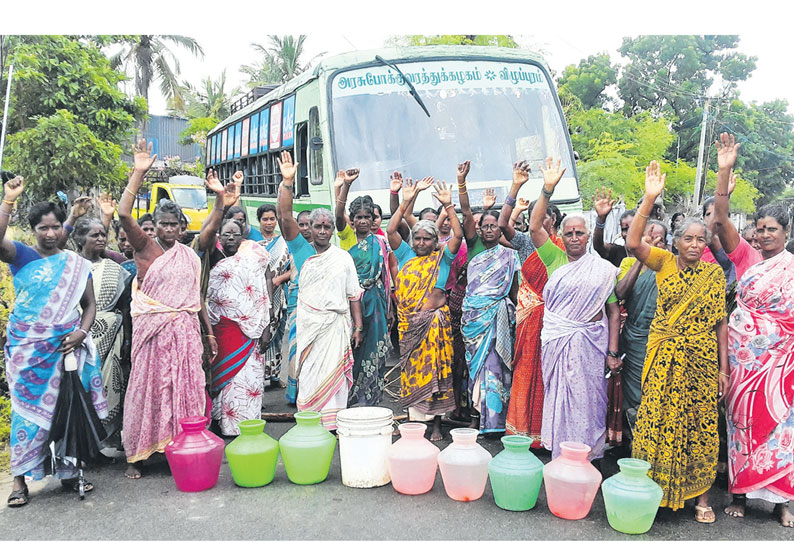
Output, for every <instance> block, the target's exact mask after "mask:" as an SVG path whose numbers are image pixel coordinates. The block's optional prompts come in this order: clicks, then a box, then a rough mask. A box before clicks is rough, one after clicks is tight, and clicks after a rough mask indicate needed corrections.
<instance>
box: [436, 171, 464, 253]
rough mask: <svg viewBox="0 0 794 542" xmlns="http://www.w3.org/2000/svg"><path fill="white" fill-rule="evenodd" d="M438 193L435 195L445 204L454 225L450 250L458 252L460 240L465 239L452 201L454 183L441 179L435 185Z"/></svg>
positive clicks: (451, 223)
mask: <svg viewBox="0 0 794 542" xmlns="http://www.w3.org/2000/svg"><path fill="white" fill-rule="evenodd" d="M435 190H436V193H435V194H433V196H434V197H435V198H436V199H437V200H438V202H439V203H440V204H441V205H443V206H444V209H445V210H446V211H447V214H448V215H449V225H450V226H451V227H452V237H451V238H450V240H449V241H448V242H447V247H448V248H449V252H450V253H452V254H457V253H458V249H459V248H460V242H461V241H462V240H463V228H461V226H460V220H458V214H457V213H456V212H455V204H454V203H452V185H448V184H447V183H445V182H443V181H439V182H437V183H436V185H435Z"/></svg>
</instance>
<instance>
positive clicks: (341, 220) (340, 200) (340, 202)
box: [336, 168, 359, 231]
mask: <svg viewBox="0 0 794 542" xmlns="http://www.w3.org/2000/svg"><path fill="white" fill-rule="evenodd" d="M358 174H359V170H358V168H352V169H348V170H345V171H341V170H340V171H338V172H337V173H336V178H337V179H340V178H341V179H342V185H341V186H340V187H339V194H338V195H337V196H336V231H342V230H344V229H345V227H346V226H347V217H346V216H345V204H346V203H347V194H348V193H349V192H350V186H351V185H352V184H353V181H355V180H356V179H358Z"/></svg>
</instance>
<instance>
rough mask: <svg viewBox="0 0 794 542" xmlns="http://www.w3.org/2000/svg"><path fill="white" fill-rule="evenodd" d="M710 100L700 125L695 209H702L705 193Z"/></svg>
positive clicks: (693, 199) (704, 108) (706, 102)
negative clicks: (705, 157)
mask: <svg viewBox="0 0 794 542" xmlns="http://www.w3.org/2000/svg"><path fill="white" fill-rule="evenodd" d="M709 102H710V100H709V98H708V97H707V98H706V101H705V103H704V104H703V122H701V124H700V148H699V149H698V167H697V173H695V193H694V194H693V195H692V203H693V204H694V206H695V209H697V208H698V207H700V199H701V195H702V192H703V176H704V175H703V174H704V171H703V155H704V154H705V152H706V119H707V118H708V116H709Z"/></svg>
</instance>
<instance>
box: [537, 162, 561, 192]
mask: <svg viewBox="0 0 794 542" xmlns="http://www.w3.org/2000/svg"><path fill="white" fill-rule="evenodd" d="M561 163H562V160H557V163H556V164H555V163H554V159H553V158H552V157H551V156H549V157H548V158H546V167H545V168H544V167H543V166H541V167H540V171H541V172H543V187H544V188H545V189H546V190H548V191H549V192H552V191H553V190H554V189H555V188H556V187H557V183H559V182H560V179H562V176H563V174H564V173H565V168H562V169H560V164H561Z"/></svg>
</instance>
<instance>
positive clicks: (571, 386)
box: [538, 241, 617, 459]
mask: <svg viewBox="0 0 794 542" xmlns="http://www.w3.org/2000/svg"><path fill="white" fill-rule="evenodd" d="M547 245H550V248H552V249H554V251H556V252H557V253H558V254H559V256H558V258H559V260H558V261H562V258H565V260H566V261H567V256H565V253H564V252H563V251H562V250H561V249H560V248H558V247H557V246H555V245H553V244H552V243H551V241H547ZM547 245H544V247H546V246H547ZM544 247H540V248H539V249H538V251H539V252H538V255H539V256H540V257H541V258H542V259H544V260H545V256H544V253H547V250H546V249H545V248H544ZM560 253H561V254H560ZM544 263H545V262H544ZM546 266H547V270H548V269H549V264H548V263H546ZM616 275H617V269H616V268H615V266H613V265H612V264H611V263H609V262H608V261H606V260H603V259H601V258H599V257H598V256H595V255H593V254H589V253H588V254H585V255H584V256H582V257H581V258H579V259H578V260H576V261H573V262H569V263H565V264H563V265H561V266H560V267H558V268H557V269H556V270H552V271H551V273H550V275H549V279H548V281H547V282H546V286H545V287H544V288H543V299H544V300H545V303H546V309H545V312H544V314H543V329H542V330H541V332H540V340H541V345H542V346H541V363H542V366H543V391H544V397H543V424H542V427H541V440H542V443H543V446H544V447H545V448H546V449H548V450H551V451H552V458H556V457H557V456H558V455H559V454H560V444H561V443H563V442H566V441H574V442H581V443H583V444H586V445H588V446H590V448H591V451H590V459H597V458H600V457H602V456H603V455H604V447H605V442H606V417H607V381H606V380H605V379H604V361H605V360H606V355H607V347H608V345H609V325H608V321H607V317H606V313H605V311H604V305H605V304H606V303H607V301H608V300H609V299H610V296H611V294H612V292H613V290H614V286H615V277H616ZM599 314H600V315H601V317H600V318H599V319H598V320H596V321H591V320H592V318H593V316H594V315H599Z"/></svg>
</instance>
